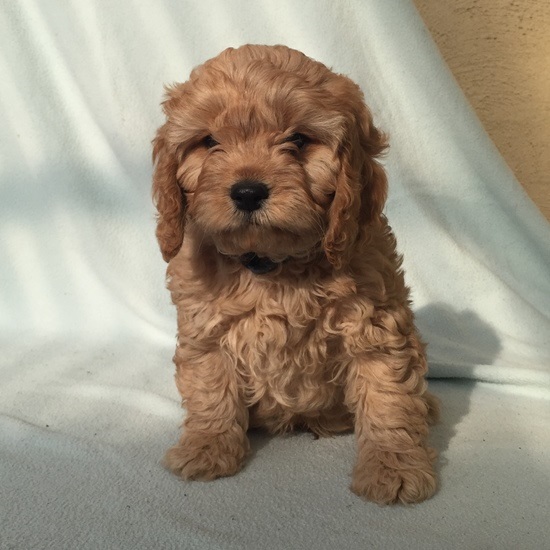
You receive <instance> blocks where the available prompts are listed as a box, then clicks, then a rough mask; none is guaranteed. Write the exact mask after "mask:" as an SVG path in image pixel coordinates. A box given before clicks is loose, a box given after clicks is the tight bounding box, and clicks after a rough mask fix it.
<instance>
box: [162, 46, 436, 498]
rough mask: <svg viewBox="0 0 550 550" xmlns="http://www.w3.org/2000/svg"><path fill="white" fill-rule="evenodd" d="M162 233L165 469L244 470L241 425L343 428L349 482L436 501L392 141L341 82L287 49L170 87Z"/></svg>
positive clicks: (187, 473) (321, 430) (259, 52)
mask: <svg viewBox="0 0 550 550" xmlns="http://www.w3.org/2000/svg"><path fill="white" fill-rule="evenodd" d="M163 109H164V113H165V115H166V123H165V124H164V125H163V126H162V127H161V128H160V129H159V130H158V133H157V135H156V138H155V140H154V150H153V159H154V163H155V170H154V176H153V198H154V201H155V204H156V207H157V210H158V220H157V221H158V225H157V231H156V235H157V238H158V242H159V245H160V249H161V251H162V255H163V258H164V259H165V260H166V261H167V262H168V271H167V280H168V288H169V290H170V291H171V295H172V301H173V302H174V304H175V305H176V308H177V315H178V337H177V348H176V353H175V357H174V362H175V364H176V384H177V388H178V390H179V393H180V394H181V397H182V400H183V405H184V406H185V409H186V411H187V414H186V416H185V421H184V429H183V435H182V436H181V439H180V440H179V443H178V444H177V445H176V446H175V447H173V448H172V449H170V450H169V451H168V453H167V455H166V458H165V463H166V465H167V466H168V468H170V469H171V470H172V471H173V472H174V473H176V474H177V475H179V476H181V477H183V478H185V479H214V478H217V477H220V476H230V475H233V474H235V473H236V472H238V471H239V470H240V469H241V467H242V466H243V463H244V461H245V458H246V456H247V454H248V452H249V442H248V439H247V430H248V428H250V427H263V428H266V429H267V430H269V432H272V433H280V432H286V431H288V430H293V429H307V430H310V431H311V432H313V433H314V434H317V435H318V436H328V435H332V434H336V433H339V432H344V431H348V430H354V431H355V434H356V440H357V458H356V462H355V467H354V469H353V476H352V485H351V489H352V490H353V491H354V492H355V493H357V494H358V495H360V496H363V497H366V498H367V499H370V500H373V501H375V502H378V503H394V502H403V503H412V502H419V501H422V500H424V499H426V498H428V497H430V496H431V495H432V494H433V493H434V491H435V490H436V476H435V474H434V469H433V464H434V461H435V458H436V453H435V451H434V450H433V449H431V448H430V447H429V446H428V444H427V437H428V425H429V424H430V423H431V421H433V420H434V419H435V417H436V415H437V404H436V401H435V399H434V398H433V397H432V396H431V395H430V394H429V393H428V392H427V391H426V382H425V378H424V376H425V374H426V370H427V366H426V358H425V352H424V345H423V344H422V342H421V341H420V339H419V336H418V333H417V330H416V328H415V325H414V319H413V314H412V312H411V309H410V305H409V300H408V296H409V291H408V289H407V287H406V286H405V283H404V278H403V271H402V269H401V258H400V256H399V255H398V254H397V253H396V244H395V239H394V236H393V234H392V232H391V229H390V227H389V226H388V223H387V220H386V218H385V217H384V215H383V214H382V208H383V206H384V201H385V198H386V188H387V184H386V176H385V173H384V170H383V168H382V166H381V165H380V163H379V161H378V160H377V159H378V158H379V156H380V155H381V153H382V152H383V151H384V150H385V149H386V146H387V145H386V139H385V136H384V135H383V134H382V133H381V132H380V131H379V130H377V129H376V127H375V126H374V125H373V122H372V117H371V114H370V112H369V110H368V109H367V107H366V106H365V104H364V101H363V95H362V93H361V91H360V89H359V88H358V86H357V85H355V84H354V83H353V82H352V81H351V80H349V79H348V78H346V77H344V76H341V75H337V74H334V73H333V72H331V71H330V70H329V69H327V68H326V67H325V66H324V65H322V64H321V63H318V62H316V61H313V60H312V59H310V58H308V57H306V56H305V55H304V54H302V53H300V52H298V51H295V50H291V49H289V48H287V47H284V46H255V45H247V46H243V47H241V48H238V49H232V48H230V49H227V50H225V51H224V52H222V53H221V54H220V55H219V56H217V57H215V58H214V59H211V60H209V61H207V62H206V63H205V64H204V65H202V66H200V67H198V68H196V69H194V70H193V72H192V73H191V76H190V78H189V80H188V81H187V82H185V83H183V84H176V85H174V86H171V87H169V88H167V96H166V100H165V101H164V103H163Z"/></svg>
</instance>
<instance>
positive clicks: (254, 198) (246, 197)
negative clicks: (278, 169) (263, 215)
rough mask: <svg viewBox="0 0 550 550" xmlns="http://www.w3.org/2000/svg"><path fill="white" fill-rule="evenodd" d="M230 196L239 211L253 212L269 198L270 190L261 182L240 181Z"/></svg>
mask: <svg viewBox="0 0 550 550" xmlns="http://www.w3.org/2000/svg"><path fill="white" fill-rule="evenodd" d="M229 196H230V197H231V199H232V200H233V202H234V203H235V206H236V207H237V208H238V209H239V210H243V211H244V212H253V211H254V210H258V208H260V207H261V206H262V202H263V201H265V199H267V197H269V189H268V188H267V185H266V184H265V183H262V182H260V181H240V182H238V183H235V184H234V185H233V186H232V187H231V191H230V193H229Z"/></svg>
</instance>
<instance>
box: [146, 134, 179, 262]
mask: <svg viewBox="0 0 550 550" xmlns="http://www.w3.org/2000/svg"><path fill="white" fill-rule="evenodd" d="M164 133H165V126H162V127H161V128H159V130H158V132H157V135H156V137H155V139H154V140H153V162H154V164H155V169H154V173H153V201H154V203H155V206H156V207H157V211H158V215H157V232H156V235H157V240H158V243H159V246H160V250H161V252H162V257H163V258H164V260H165V261H166V262H169V261H170V260H171V259H172V258H173V257H174V256H175V255H176V254H177V253H178V251H179V249H180V248H181V244H182V242H183V224H184V215H185V197H184V194H183V191H182V189H181V187H180V186H179V184H178V181H177V175H176V174H177V170H178V162H177V159H176V154H175V152H174V151H171V150H170V148H169V146H168V144H167V142H166V139H165V136H164Z"/></svg>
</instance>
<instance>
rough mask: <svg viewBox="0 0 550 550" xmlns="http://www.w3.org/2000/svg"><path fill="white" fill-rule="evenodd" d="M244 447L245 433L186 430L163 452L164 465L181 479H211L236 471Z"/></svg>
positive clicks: (243, 455) (246, 452) (246, 441)
mask: <svg viewBox="0 0 550 550" xmlns="http://www.w3.org/2000/svg"><path fill="white" fill-rule="evenodd" d="M248 450H249V444H248V440H247V439H246V436H244V438H243V437H237V436H235V435H234V434H229V433H226V434H216V435H215V436H210V435H205V434H194V433H187V434H184V435H183V437H182V439H181V440H180V442H179V443H178V444H177V445H175V446H174V447H172V448H171V449H169V450H168V451H167V453H166V455H165V457H164V465H165V466H166V467H167V468H168V469H169V470H171V471H172V472H173V473H174V474H176V475H178V476H180V477H182V478H183V479H201V480H211V479H216V478H217V477H225V476H232V475H233V474H236V473H237V472H238V471H239V470H240V469H241V468H242V465H243V463H244V459H245V457H246V455H247V454H248Z"/></svg>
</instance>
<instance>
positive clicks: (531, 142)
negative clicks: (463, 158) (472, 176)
mask: <svg viewBox="0 0 550 550" xmlns="http://www.w3.org/2000/svg"><path fill="white" fill-rule="evenodd" d="M414 2H415V4H416V7H417V8H418V10H419V11H420V14H421V15H422V17H423V19H424V21H425V22H426V25H427V26H428V28H429V29H430V31H431V33H432V36H433V37H434V39H435V41H436V43H437V45H438V46H439V49H440V50H441V53H442V54H443V57H444V58H445V60H446V61H447V64H448V65H449V67H450V68H451V70H452V72H453V74H454V75H455V77H456V79H457V80H458V83H459V84H460V86H461V87H462V89H463V90H464V92H465V94H466V96H467V97H468V99H469V101H470V103H471V104H472V105H473V107H474V109H475V110H476V112H477V114H478V116H479V118H480V119H481V121H482V123H483V124H484V126H485V128H486V129H487V131H488V133H489V135H490V136H491V138H492V139H493V141H494V142H495V144H496V146H497V147H498V149H499V150H500V152H501V153H502V155H503V157H504V158H505V159H506V162H507V163H508V165H509V166H510V168H511V169H512V170H513V171H514V173H515V174H516V177H517V178H518V180H519V181H520V182H521V184H522V185H523V186H524V188H525V190H526V191H527V193H528V194H529V195H530V196H531V198H532V199H533V200H534V201H535V202H536V203H537V204H538V206H539V208H540V209H541V211H542V212H543V214H544V215H545V216H546V218H547V219H549V220H550V0H414Z"/></svg>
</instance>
